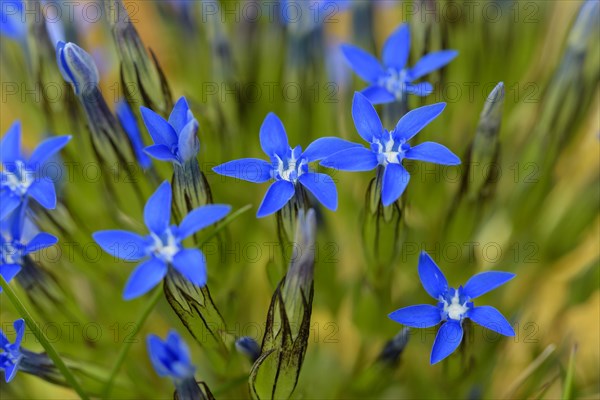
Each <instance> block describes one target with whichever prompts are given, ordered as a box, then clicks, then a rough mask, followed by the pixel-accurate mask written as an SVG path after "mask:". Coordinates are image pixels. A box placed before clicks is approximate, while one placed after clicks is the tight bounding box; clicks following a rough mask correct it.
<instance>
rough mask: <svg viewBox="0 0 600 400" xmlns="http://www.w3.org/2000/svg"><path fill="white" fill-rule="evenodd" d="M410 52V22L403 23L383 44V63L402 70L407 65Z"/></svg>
mask: <svg viewBox="0 0 600 400" xmlns="http://www.w3.org/2000/svg"><path fill="white" fill-rule="evenodd" d="M409 53H410V30H409V29H408V24H402V25H400V26H399V27H398V28H397V29H396V30H395V31H394V32H393V33H392V34H391V35H390V36H389V37H388V38H387V40H386V41H385V44H384V45H383V64H384V65H385V66H386V67H388V68H390V67H392V68H395V69H397V70H398V71H400V70H402V69H403V68H404V67H405V66H406V63H407V62H408V55H409Z"/></svg>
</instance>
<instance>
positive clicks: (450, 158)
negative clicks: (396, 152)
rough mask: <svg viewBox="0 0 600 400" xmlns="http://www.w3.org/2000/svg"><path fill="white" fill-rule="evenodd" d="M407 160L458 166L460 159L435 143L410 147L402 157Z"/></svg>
mask: <svg viewBox="0 0 600 400" xmlns="http://www.w3.org/2000/svg"><path fill="white" fill-rule="evenodd" d="M404 157H405V158H408V159H409V160H419V161H426V162H431V163H435V164H441V165H459V164H460V158H458V156H456V155H455V154H454V153H453V152H451V151H450V150H449V149H448V148H447V147H445V146H442V145H441V144H439V143H435V142H425V143H421V144H419V145H417V146H415V147H411V148H410V149H409V150H407V151H406V154H405V155H404Z"/></svg>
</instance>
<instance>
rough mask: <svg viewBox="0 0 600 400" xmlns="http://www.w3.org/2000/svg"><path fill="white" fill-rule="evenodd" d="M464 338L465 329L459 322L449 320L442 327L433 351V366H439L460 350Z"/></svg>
mask: <svg viewBox="0 0 600 400" xmlns="http://www.w3.org/2000/svg"><path fill="white" fill-rule="evenodd" d="M462 337H463V329H462V326H461V324H460V322H458V321H454V320H449V321H447V322H446V323H445V324H444V325H442V326H441V327H440V330H439V331H438V333H437V335H436V337H435V341H434V342H433V349H431V364H432V365H433V364H437V363H438V362H440V361H442V360H443V359H444V358H446V357H448V356H449V355H450V354H452V353H454V350H456V349H457V348H458V345H460V342H461V341H462Z"/></svg>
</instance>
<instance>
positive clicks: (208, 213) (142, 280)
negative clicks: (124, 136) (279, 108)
mask: <svg viewBox="0 0 600 400" xmlns="http://www.w3.org/2000/svg"><path fill="white" fill-rule="evenodd" d="M171 196H172V195H171V185H170V184H169V182H167V181H165V182H163V183H162V184H161V185H160V186H159V188H158V189H157V190H156V192H155V193H154V194H153V195H152V196H150V198H149V199H148V202H147V203H146V206H145V207H144V222H145V223H146V226H147V227H148V230H149V231H150V234H149V235H147V236H141V235H138V234H137V233H134V232H129V231H122V230H108V231H99V232H96V233H94V234H93V237H94V240H95V241H96V242H97V243H98V244H99V245H100V247H102V249H103V250H104V251H106V252H107V253H109V254H111V255H113V256H114V257H116V258H120V259H123V260H126V261H137V260H141V259H143V258H149V259H147V260H146V261H144V262H142V263H141V264H140V265H138V267H137V268H136V269H135V270H134V271H133V273H132V274H131V276H130V277H129V280H128V282H127V284H126V286H125V291H124V293H123V297H124V298H125V299H126V300H130V299H133V298H135V297H138V296H141V295H143V294H145V293H146V292H148V291H149V290H150V289H152V288H153V287H154V286H156V285H157V284H158V283H159V282H160V281H161V280H162V279H163V278H164V277H165V275H166V274H167V271H168V268H169V266H172V267H174V268H175V269H176V270H177V271H178V272H179V273H181V274H182V275H183V276H184V277H185V278H186V279H188V280H189V281H190V282H192V283H193V284H194V285H197V286H200V287H202V286H204V285H205V284H206V260H205V258H204V254H202V252H201V251H200V250H198V249H185V248H184V247H183V245H182V241H183V240H184V239H186V238H188V237H189V236H191V235H193V234H194V233H196V232H197V231H199V230H201V229H203V228H206V227H207V226H210V225H212V224H214V223H215V222H217V221H219V220H221V219H222V218H223V217H225V215H227V213H229V211H230V209H231V207H230V206H228V205H223V204H210V205H206V206H203V207H198V208H196V209H194V210H192V211H191V212H190V213H189V214H188V215H187V216H186V217H185V218H184V219H183V221H181V224H179V226H177V225H169V221H170V215H171Z"/></svg>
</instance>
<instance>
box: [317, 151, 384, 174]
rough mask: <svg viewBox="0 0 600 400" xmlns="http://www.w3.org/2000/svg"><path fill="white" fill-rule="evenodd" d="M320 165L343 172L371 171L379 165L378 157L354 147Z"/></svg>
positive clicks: (332, 156)
mask: <svg viewBox="0 0 600 400" xmlns="http://www.w3.org/2000/svg"><path fill="white" fill-rule="evenodd" d="M320 164H321V165H322V166H324V167H327V168H334V169H339V170H341V171H371V170H372V169H373V168H375V167H376V166H377V164H378V163H377V156H376V155H375V153H373V152H372V151H371V150H369V149H367V148H365V147H353V148H351V149H348V150H343V151H340V152H339V153H335V154H333V155H331V156H329V157H327V158H326V159H324V160H323V161H321V163H320Z"/></svg>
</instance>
